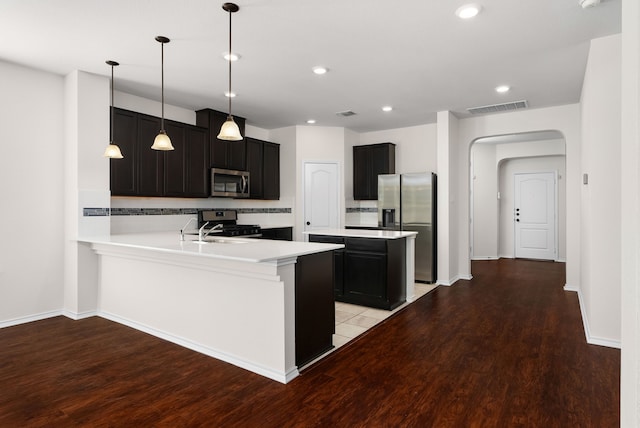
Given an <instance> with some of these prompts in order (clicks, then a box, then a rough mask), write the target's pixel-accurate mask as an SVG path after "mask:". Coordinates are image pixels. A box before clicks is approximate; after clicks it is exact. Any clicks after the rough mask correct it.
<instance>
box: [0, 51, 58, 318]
mask: <svg viewBox="0 0 640 428" xmlns="http://www.w3.org/2000/svg"><path fill="white" fill-rule="evenodd" d="M0 75H2V79H0V93H1V94H2V100H1V102H0V117H1V118H2V126H0V141H2V148H3V153H2V156H0V174H1V175H0V177H1V179H0V199H1V200H2V221H1V222H0V236H2V239H1V240H0V327H4V326H7V325H12V324H17V323H20V322H25V321H28V320H32V319H38V318H42V317H46V316H49V315H51V314H56V313H60V311H61V309H62V304H63V303H62V302H63V224H64V221H63V212H64V192H63V190H64V181H63V180H64V138H63V129H64V115H63V110H64V109H63V99H64V81H63V78H62V77H60V76H56V75H53V74H49V73H43V72H40V71H36V70H32V69H29V68H25V67H21V66H17V65H13V64H9V63H6V62H2V61H0Z"/></svg>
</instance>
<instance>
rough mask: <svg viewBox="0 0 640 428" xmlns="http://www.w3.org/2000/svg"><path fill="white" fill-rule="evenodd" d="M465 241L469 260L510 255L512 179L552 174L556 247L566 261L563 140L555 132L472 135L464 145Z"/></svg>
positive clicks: (560, 259) (512, 224)
mask: <svg viewBox="0 0 640 428" xmlns="http://www.w3.org/2000/svg"><path fill="white" fill-rule="evenodd" d="M469 150H470V154H469V159H470V163H469V165H470V171H469V178H470V180H469V208H470V210H469V211H470V212H469V215H470V226H469V243H470V258H471V260H487V259H497V258H500V257H508V258H513V257H514V234H513V229H514V219H515V218H514V206H513V194H514V188H513V177H514V174H516V173H534V172H550V171H555V172H557V176H558V181H557V189H558V194H557V196H558V198H557V203H558V206H557V213H558V215H557V218H556V226H557V231H558V233H557V236H558V242H557V250H558V255H557V257H555V258H554V259H555V260H558V261H564V260H565V259H566V235H567V234H566V220H565V219H566V186H565V181H566V143H565V138H564V136H563V135H562V133H560V132H558V131H553V130H550V131H537V132H524V133H517V134H507V135H498V136H486V137H480V138H477V139H475V140H474V141H473V142H472V143H471V145H470V148H469Z"/></svg>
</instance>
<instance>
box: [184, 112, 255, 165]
mask: <svg viewBox="0 0 640 428" xmlns="http://www.w3.org/2000/svg"><path fill="white" fill-rule="evenodd" d="M233 119H234V120H235V122H236V123H237V124H238V128H240V134H242V135H243V136H244V129H245V119H244V118H242V117H238V116H233ZM226 120H227V113H222V112H220V111H217V110H212V109H203V110H198V111H196V125H198V126H200V127H203V128H207V129H208V130H209V131H208V139H209V167H210V168H224V169H235V170H239V171H245V170H246V159H245V157H246V142H245V140H246V138H245V139H244V140H241V141H226V140H220V139H218V138H217V136H218V132H220V127H221V126H222V124H223V123H224V122H225V121H226Z"/></svg>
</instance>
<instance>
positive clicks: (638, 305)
mask: <svg viewBox="0 0 640 428" xmlns="http://www.w3.org/2000/svg"><path fill="white" fill-rule="evenodd" d="M621 75H622V79H621V87H622V90H621V93H622V103H621V104H622V126H621V128H622V135H621V139H622V147H621V171H622V173H621V190H622V195H623V197H622V201H621V215H620V219H621V228H622V230H623V231H624V233H623V234H622V237H621V241H622V245H621V252H622V254H621V272H622V277H621V282H622V354H621V356H622V357H621V375H620V381H621V385H620V426H623V427H634V426H640V407H639V406H638V400H639V397H640V293H639V290H640V2H638V1H637V0H622V73H621Z"/></svg>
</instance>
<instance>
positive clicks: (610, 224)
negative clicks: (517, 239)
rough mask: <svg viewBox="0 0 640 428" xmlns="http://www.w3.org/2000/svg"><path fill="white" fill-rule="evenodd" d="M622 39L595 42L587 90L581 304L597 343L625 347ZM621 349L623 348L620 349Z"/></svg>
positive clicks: (584, 95) (589, 333)
mask: <svg viewBox="0 0 640 428" xmlns="http://www.w3.org/2000/svg"><path fill="white" fill-rule="evenodd" d="M620 43H621V37H620V35H619V34H618V35H615V36H609V37H604V38H600V39H595V40H592V41H591V48H590V50H589V59H588V62H587V68H586V72H585V79H584V83H583V87H582V99H581V103H582V172H583V173H586V174H588V175H589V183H588V184H587V185H583V186H582V189H581V198H582V199H581V202H582V203H581V208H582V214H583V215H582V220H581V224H582V233H581V235H582V252H581V260H582V269H581V278H582V281H581V284H580V304H581V308H582V310H583V317H584V318H585V319H584V323H585V329H586V334H587V339H588V340H589V341H590V342H591V343H605V344H615V343H618V344H619V341H620V304H621V302H620V245H621V244H620V243H621V241H620V239H621V229H620V204H621V195H620V185H621V181H620V173H619V171H620V165H621V158H620V117H621V112H620V108H621V87H620V70H621V44H620ZM618 346H619V345H618Z"/></svg>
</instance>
